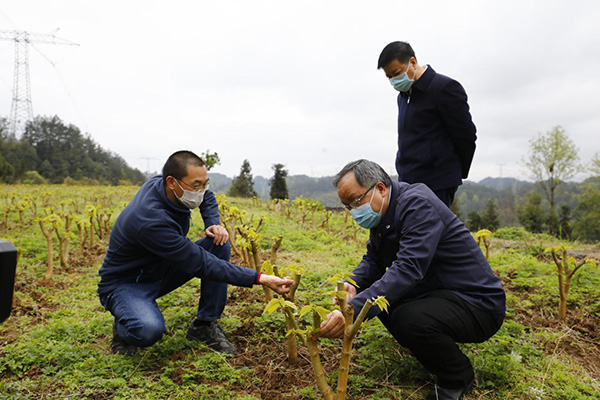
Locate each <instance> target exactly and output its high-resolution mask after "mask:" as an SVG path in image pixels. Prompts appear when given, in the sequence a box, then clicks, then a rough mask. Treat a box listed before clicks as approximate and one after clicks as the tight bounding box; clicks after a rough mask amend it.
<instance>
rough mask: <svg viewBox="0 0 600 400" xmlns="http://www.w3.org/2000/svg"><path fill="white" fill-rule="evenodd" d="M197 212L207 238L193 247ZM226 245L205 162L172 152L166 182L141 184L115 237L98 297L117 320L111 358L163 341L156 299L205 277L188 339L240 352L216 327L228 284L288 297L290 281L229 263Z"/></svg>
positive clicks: (160, 179)
mask: <svg viewBox="0 0 600 400" xmlns="http://www.w3.org/2000/svg"><path fill="white" fill-rule="evenodd" d="M198 207H199V208H200V214H201V215H202V219H203V221H204V226H205V227H206V237H205V238H202V239H200V240H198V241H196V242H193V241H191V240H190V239H188V238H187V237H186V236H187V233H188V231H189V227H190V220H191V212H192V211H193V210H194V209H196V208H198ZM228 240H229V235H228V233H227V231H226V230H225V229H224V228H223V227H222V226H221V225H220V220H219V209H218V204H217V201H216V199H215V195H214V194H213V193H212V192H211V191H210V190H208V173H207V169H206V166H205V164H204V161H202V159H201V158H200V157H198V156H197V155H196V154H194V153H192V152H190V151H178V152H176V153H174V154H172V155H171V156H170V157H169V159H168V160H167V162H166V163H165V165H164V167H163V174H162V176H155V177H153V178H151V179H149V180H148V181H147V182H146V183H145V184H144V185H143V186H142V188H141V189H140V190H139V191H138V192H137V194H136V195H135V197H134V198H133V199H132V200H131V202H130V203H129V204H128V205H127V207H125V209H124V210H123V211H122V212H121V214H120V215H119V217H118V218H117V220H116V221H115V224H114V226H113V229H112V232H111V234H110V240H109V244H108V249H107V251H106V256H105V258H104V263H103V264H102V267H101V268H100V271H99V274H100V277H101V279H100V283H99V284H98V294H99V296H100V302H101V304H102V305H103V306H104V307H105V308H106V309H107V310H108V311H110V312H111V313H112V314H113V316H114V317H115V319H114V323H113V338H112V344H111V350H112V352H113V353H115V354H123V355H133V354H135V353H136V351H137V348H138V347H147V346H150V345H152V344H154V343H155V342H156V341H158V340H159V339H160V338H161V337H162V335H163V334H164V333H165V332H166V328H165V321H164V318H163V315H162V312H161V311H160V309H159V308H158V306H157V304H156V299H157V298H158V297H161V296H163V295H165V294H167V293H169V292H171V291H173V290H175V289H177V288H178V287H180V286H182V285H183V284H184V283H186V282H187V281H189V280H190V279H192V278H200V279H202V281H201V288H200V300H199V304H198V312H197V316H196V319H194V321H192V323H191V324H190V326H189V327H188V330H187V338H188V339H190V340H200V341H203V342H205V343H206V344H207V345H208V346H209V347H211V348H212V349H213V350H215V351H219V352H223V353H227V354H235V353H236V348H235V346H234V345H233V344H232V343H231V342H230V341H229V340H228V339H227V337H226V336H225V333H224V332H223V329H222V328H221V326H220V325H219V324H218V322H217V320H218V319H219V318H220V317H221V314H222V312H223V309H224V307H225V302H226V300H227V283H231V284H234V285H237V286H245V287H251V286H252V285H254V284H262V285H264V286H267V287H269V288H271V289H273V290H275V291H276V292H278V293H285V292H287V291H288V290H289V285H290V284H291V283H292V281H291V280H289V279H281V278H278V277H276V276H272V275H264V274H258V273H257V272H256V271H254V270H253V269H249V268H242V267H239V266H237V265H233V264H230V263H229V256H230V245H229V243H228Z"/></svg>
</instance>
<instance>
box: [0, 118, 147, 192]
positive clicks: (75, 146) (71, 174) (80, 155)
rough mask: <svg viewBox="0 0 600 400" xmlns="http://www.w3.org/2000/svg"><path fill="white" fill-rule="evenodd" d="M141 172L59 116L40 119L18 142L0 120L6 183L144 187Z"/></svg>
mask: <svg viewBox="0 0 600 400" xmlns="http://www.w3.org/2000/svg"><path fill="white" fill-rule="evenodd" d="M145 180H146V178H145V176H144V174H142V172H141V171H139V170H137V169H135V168H131V167H130V166H129V165H127V163H126V162H125V160H123V158H121V157H120V156H118V155H117V154H114V153H112V152H110V151H107V150H104V149H103V148H102V147H100V146H99V145H98V144H97V143H96V142H94V140H92V138H91V137H90V136H89V135H87V134H86V135H84V134H82V133H81V131H80V130H79V128H77V127H76V126H74V125H71V124H68V125H67V124H65V123H64V122H63V121H61V119H60V118H58V117H57V116H54V117H42V116H38V117H36V118H35V119H34V120H33V121H30V122H29V123H28V124H27V126H26V128H25V132H24V133H23V136H22V137H21V138H19V139H17V138H15V137H11V136H10V135H9V134H8V125H7V121H6V120H5V119H3V120H0V181H2V182H4V183H34V184H36V183H37V184H39V183H68V184H69V183H71V184H78V183H79V184H103V185H119V184H141V183H143V182H144V181H145Z"/></svg>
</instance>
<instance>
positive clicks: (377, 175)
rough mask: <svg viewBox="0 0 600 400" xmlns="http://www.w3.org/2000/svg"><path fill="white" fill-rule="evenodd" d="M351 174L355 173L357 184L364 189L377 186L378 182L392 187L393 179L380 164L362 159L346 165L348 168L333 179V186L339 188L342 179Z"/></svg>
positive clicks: (345, 167)
mask: <svg viewBox="0 0 600 400" xmlns="http://www.w3.org/2000/svg"><path fill="white" fill-rule="evenodd" d="M349 172H352V173H354V177H355V178H356V182H357V183H358V184H359V185H360V186H362V187H364V188H367V187H369V186H372V185H375V184H376V183H377V182H381V183H383V184H384V185H385V187H390V185H391V184H392V178H390V176H389V175H388V174H387V172H385V170H384V169H383V168H381V166H380V165H379V164H377V163H376V162H373V161H369V160H364V159H361V160H356V161H352V162H349V163H348V164H346V166H344V168H342V170H341V171H340V172H338V173H337V175H336V176H335V178H333V186H335V187H336V188H337V186H338V184H339V183H340V181H341V180H342V178H343V177H344V176H346V174H348V173H349Z"/></svg>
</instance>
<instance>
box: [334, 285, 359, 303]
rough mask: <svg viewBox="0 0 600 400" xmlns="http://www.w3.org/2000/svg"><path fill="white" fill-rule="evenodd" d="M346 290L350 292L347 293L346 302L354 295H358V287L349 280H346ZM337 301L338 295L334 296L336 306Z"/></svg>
mask: <svg viewBox="0 0 600 400" xmlns="http://www.w3.org/2000/svg"><path fill="white" fill-rule="evenodd" d="M344 290H345V291H346V292H348V294H346V302H349V301H350V300H352V298H353V297H354V296H356V288H355V287H354V286H353V285H351V284H349V283H348V282H344ZM337 303H338V299H337V297H335V296H333V305H334V306H335V305H336V304H337Z"/></svg>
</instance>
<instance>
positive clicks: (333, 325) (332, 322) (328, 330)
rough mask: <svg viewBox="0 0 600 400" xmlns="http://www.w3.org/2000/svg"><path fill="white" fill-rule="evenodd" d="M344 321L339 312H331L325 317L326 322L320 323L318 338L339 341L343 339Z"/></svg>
mask: <svg viewBox="0 0 600 400" xmlns="http://www.w3.org/2000/svg"><path fill="white" fill-rule="evenodd" d="M345 328H346V319H345V318H344V315H343V314H342V312H341V311H340V310H333V311H332V312H331V313H329V314H328V315H327V320H326V321H323V322H321V329H320V330H319V336H321V337H326V338H334V339H341V338H343V337H344V329H345Z"/></svg>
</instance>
